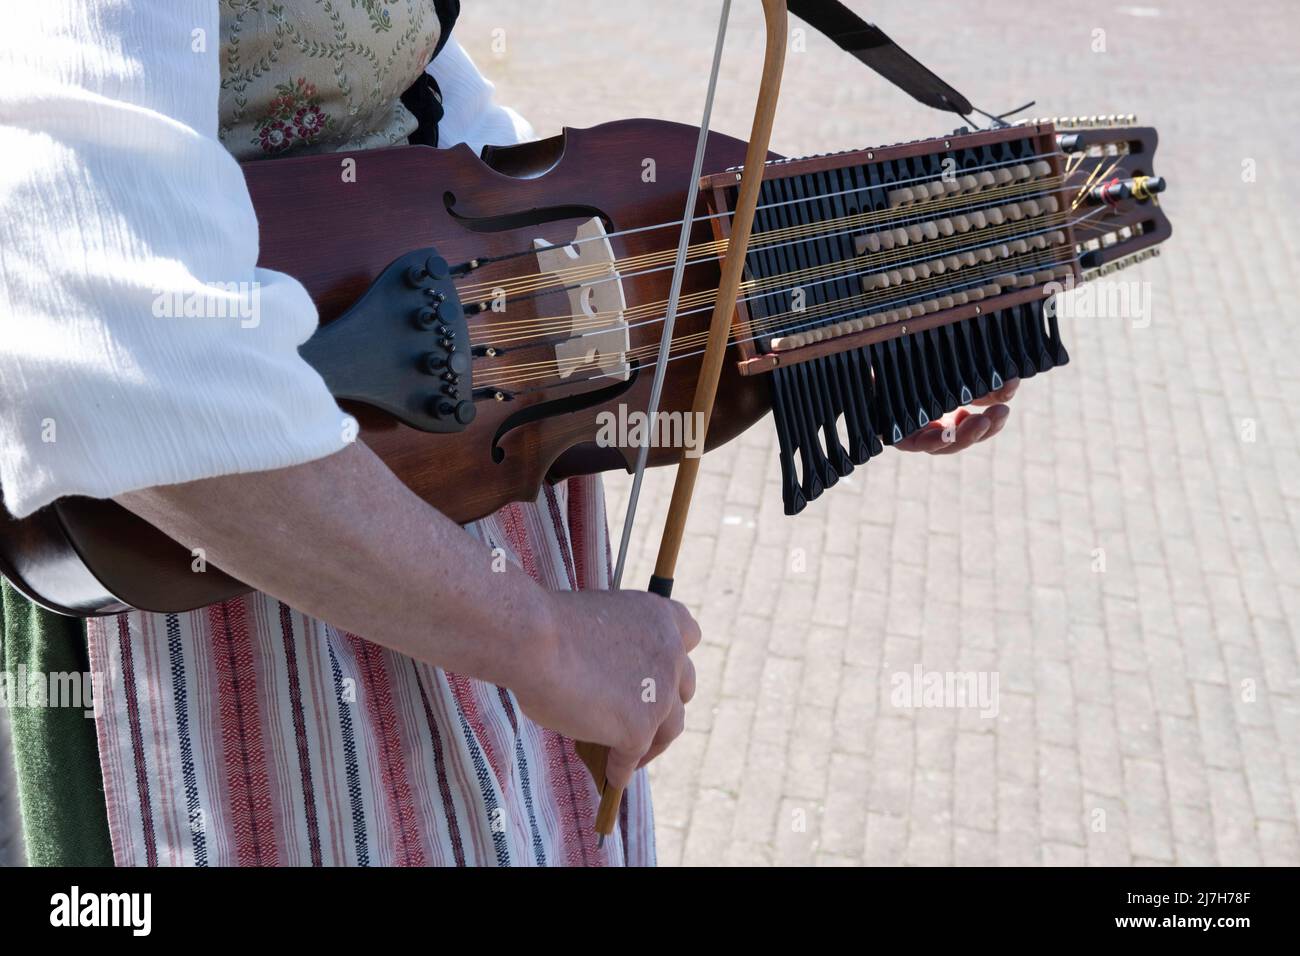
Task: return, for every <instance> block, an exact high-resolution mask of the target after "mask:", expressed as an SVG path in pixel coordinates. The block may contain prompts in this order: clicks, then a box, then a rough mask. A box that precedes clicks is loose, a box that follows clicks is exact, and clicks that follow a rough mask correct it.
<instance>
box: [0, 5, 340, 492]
mask: <svg viewBox="0 0 1300 956" xmlns="http://www.w3.org/2000/svg"><path fill="white" fill-rule="evenodd" d="M218 54H219V33H218V15H217V3H216V2H215V0H167V2H166V3H155V2H148V3H141V2H136V0H96V2H94V3H84V2H82V0H40V2H38V3H19V4H13V5H11V6H9V7H7V8H6V12H5V24H4V30H3V31H0V485H2V486H3V492H4V504H5V506H6V507H7V508H8V509H9V511H10V512H11V513H12V514H14V515H16V516H19V517H21V516H24V515H27V514H29V513H31V512H32V511H34V510H36V509H37V508H39V507H41V506H43V505H45V504H48V503H49V502H51V501H53V500H54V499H56V498H59V497H62V496H64V495H73V494H77V495H89V496H92V497H101V498H103V497H110V496H113V495H117V494H120V493H123V492H126V491H130V490H134V489H139V488H144V487H150V486H154V485H162V484H172V483H177V482H183V481H191V480H195V479H199V478H207V477H213V476H216V475H222V474H233V473H237V472H247V471H259V470H264V469H270V468H280V467H286V466H289V465H294V464H300V463H303V462H307V461H311V460H313V459H316V458H321V457H324V456H326V455H329V454H332V453H334V452H337V451H339V450H341V449H342V448H343V447H344V446H345V445H346V443H347V440H348V438H349V437H350V436H351V435H352V434H353V432H352V428H353V423H352V422H351V420H350V419H349V418H348V416H346V415H345V414H344V413H343V412H342V411H341V410H340V409H339V407H338V405H337V404H336V403H335V401H334V400H333V398H332V397H331V396H330V394H329V391H328V390H327V389H326V387H325V383H324V382H323V381H322V379H321V378H320V376H319V375H318V374H317V373H316V372H315V371H314V370H313V369H312V368H311V367H310V366H309V365H307V363H306V362H305V361H304V360H303V359H302V358H301V357H300V356H299V355H298V346H299V345H300V344H301V343H302V342H304V341H306V339H307V338H308V337H309V336H310V335H311V334H312V332H313V331H314V330H315V328H316V324H317V316H316V310H315V307H314V306H313V304H312V302H311V300H310V299H309V298H308V296H307V293H306V291H305V290H304V289H303V288H302V286H301V285H300V284H299V283H298V282H296V281H295V280H293V279H291V278H289V277H288V276H285V275H283V274H280V273H276V272H271V271H267V270H262V269H258V268H256V265H255V264H256V262H257V258H258V231H257V220H256V218H255V216H254V213H253V207H252V203H251V201H250V200H249V196H248V191H247V189H246V187H245V184H244V178H243V176H242V174H241V172H240V169H239V165H238V164H237V163H236V162H235V160H234V159H233V158H231V156H230V155H229V154H228V153H227V152H226V150H225V148H224V147H223V146H222V145H221V143H220V142H218V140H217V137H216V132H217V108H218V107H217V101H218V92H219V90H218V84H219V72H218V69H219V65H218V59H217V58H218Z"/></svg>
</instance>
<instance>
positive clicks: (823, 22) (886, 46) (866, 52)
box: [786, 0, 973, 116]
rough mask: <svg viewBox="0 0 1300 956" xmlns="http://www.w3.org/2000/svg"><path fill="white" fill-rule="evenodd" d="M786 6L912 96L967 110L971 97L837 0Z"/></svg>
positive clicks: (801, 0) (793, 0) (791, 1)
mask: <svg viewBox="0 0 1300 956" xmlns="http://www.w3.org/2000/svg"><path fill="white" fill-rule="evenodd" d="M786 7H787V9H788V10H789V11H790V12H791V13H792V14H794V15H795V16H796V17H798V18H799V19H800V20H802V21H803V22H804V23H806V24H808V25H809V26H810V27H812V28H813V29H814V30H816V31H817V32H818V33H823V34H825V35H826V36H827V37H828V38H829V39H830V40H831V42H832V43H834V44H835V45H836V46H838V47H839V48H840V49H841V50H845V51H847V52H848V53H851V54H853V56H855V57H857V58H858V59H859V60H861V61H862V62H863V63H865V64H866V65H867V66H869V67H871V68H872V69H873V70H875V71H876V72H877V73H879V74H880V75H881V76H883V77H884V78H885V79H887V80H888V81H889V82H890V83H893V84H894V85H895V86H897V87H898V88H899V89H900V90H902V91H903V92H904V93H907V94H909V95H911V96H912V97H913V98H914V99H916V100H918V101H920V102H922V103H924V104H925V105H926V106H932V107H934V108H935V109H937V110H944V111H946V112H953V113H956V114H958V115H959V116H960V115H963V114H966V113H970V112H971V110H972V109H973V107H972V106H971V102H970V100H968V99H966V97H964V96H962V95H961V94H960V93H958V92H957V91H956V90H955V89H953V88H952V87H951V86H949V85H948V84H947V83H945V82H944V81H943V80H941V79H940V78H939V77H937V76H935V75H934V74H933V73H932V72H930V70H928V69H927V68H926V67H924V66H923V65H922V64H921V63H920V62H918V61H917V60H916V59H915V58H914V57H912V55H911V54H909V53H908V52H907V51H906V50H904V49H903V48H902V47H900V46H899V45H898V44H897V43H895V42H894V41H893V40H891V39H890V38H889V37H888V36H886V35H885V32H884V31H883V30H881V29H880V28H879V27H877V26H875V25H873V24H870V23H867V21H865V20H863V19H862V18H861V17H860V16H858V15H857V14H856V13H854V12H853V11H852V10H850V9H849V8H848V7H846V6H845V5H844V4H843V3H841V2H840V0H787V3H786Z"/></svg>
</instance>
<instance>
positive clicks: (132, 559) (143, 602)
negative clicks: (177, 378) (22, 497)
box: [0, 120, 770, 616]
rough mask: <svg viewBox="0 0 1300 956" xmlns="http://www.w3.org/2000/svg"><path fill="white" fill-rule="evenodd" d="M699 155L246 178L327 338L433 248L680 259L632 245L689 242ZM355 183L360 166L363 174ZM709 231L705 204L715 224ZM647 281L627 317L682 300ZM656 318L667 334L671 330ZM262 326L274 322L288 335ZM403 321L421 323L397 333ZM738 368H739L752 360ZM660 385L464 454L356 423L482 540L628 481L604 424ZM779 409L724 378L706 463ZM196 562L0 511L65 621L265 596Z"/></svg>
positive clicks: (607, 384)
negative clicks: (569, 249) (485, 520)
mask: <svg viewBox="0 0 1300 956" xmlns="http://www.w3.org/2000/svg"><path fill="white" fill-rule="evenodd" d="M697 136H698V129H697V128H695V127H691V126H686V125H682V124H677V123H668V122H661V121H653V120H624V121H620V122H617V123H610V124H606V125H603V126H600V127H596V128H593V129H587V130H566V131H565V132H564V133H562V134H560V135H559V136H556V137H552V138H551V139H547V140H540V141H537V142H533V143H528V144H524V145H521V146H516V147H506V148H491V147H489V148H488V149H486V150H485V151H484V156H483V157H482V158H480V157H479V156H476V155H475V154H474V153H473V151H472V150H470V149H469V148H468V147H466V146H463V145H462V146H457V147H455V148H452V149H449V150H435V149H431V148H428V147H398V148H394V149H384V150H371V151H364V152H358V153H339V154H329V155H327V156H311V157H300V158H299V157H295V158H288V159H282V160H276V161H270V162H260V163H253V164H248V165H246V166H245V175H246V179H247V182H248V186H249V192H250V194H251V196H252V199H253V204H254V207H255V208H256V210H257V215H258V221H259V225H260V232H261V236H260V239H261V245H260V256H259V260H258V261H259V265H261V266H262V267H264V268H268V269H275V270H277V271H281V272H285V273H287V274H289V275H292V276H293V277H294V278H296V279H298V280H299V281H300V282H302V284H303V285H304V286H305V287H306V289H307V291H308V292H309V293H310V294H311V297H312V299H313V301H314V302H315V303H316V305H317V308H318V310H319V312H320V319H321V322H322V324H326V323H329V322H331V321H333V320H335V319H337V318H338V317H339V316H340V315H342V314H343V313H344V312H345V311H346V310H347V308H348V307H349V306H351V305H352V304H353V303H354V302H355V301H356V300H357V299H358V298H359V297H360V296H361V295H362V293H364V292H365V291H366V289H367V288H368V287H369V286H370V284H371V283H372V282H373V281H374V280H375V278H376V277H377V276H378V275H379V274H380V273H381V272H382V271H383V270H384V268H385V267H386V266H387V265H389V263H391V262H392V261H393V260H394V259H396V258H397V257H398V256H400V255H402V254H403V253H407V252H409V251H411V250H413V249H418V248H422V247H427V246H432V247H434V248H435V249H436V250H437V252H438V254H439V255H441V256H442V257H443V258H445V259H446V260H447V261H448V262H449V263H451V264H452V265H455V264H458V263H461V262H466V261H469V260H471V259H474V258H480V259H490V258H492V257H495V256H509V255H511V254H515V253H519V252H520V251H521V250H527V249H530V248H532V246H533V244H534V241H535V240H537V239H542V240H545V241H546V242H549V243H552V244H554V245H556V246H562V245H564V244H565V243H569V242H572V241H573V239H574V235H575V231H576V229H577V227H578V226H579V225H581V224H583V223H585V222H589V221H590V220H591V219H592V218H593V217H595V216H599V217H601V218H602V219H603V220H604V222H605V226H606V230H607V232H609V233H616V232H617V233H622V234H621V235H615V236H613V237H612V238H611V239H610V243H611V245H612V247H613V251H614V254H615V256H616V257H617V258H619V259H623V258H625V257H628V256H635V255H640V254H644V253H652V252H663V251H664V250H671V249H672V248H673V247H674V246H675V245H676V240H677V236H678V229H679V227H678V226H668V227H667V228H663V229H654V230H646V231H640V232H637V231H633V232H628V230H637V229H640V228H641V227H645V226H654V225H659V224H665V223H678V222H680V220H681V217H682V212H683V204H684V202H685V195H686V192H685V187H686V185H687V180H688V177H689V176H690V172H691V170H690V163H691V159H692V157H693V152H694V145H695V139H696V137H697ZM744 153H745V143H743V142H741V141H739V140H736V139H732V138H730V137H726V136H722V135H719V134H716V133H715V134H711V135H710V138H709V145H708V151H707V153H706V158H705V164H704V168H705V170H707V171H717V170H722V169H725V168H727V167H729V166H733V165H737V164H740V163H742V162H743V159H744ZM647 161H653V162H652V164H650V163H647ZM351 163H355V166H354V167H353V168H351V169H348V168H347V167H348V166H350V164H351ZM707 213H708V210H707V209H705V208H704V206H703V200H702V201H701V206H700V208H699V210H698V214H699V215H707ZM711 238H712V231H711V228H710V225H709V221H708V220H707V219H704V220H702V221H701V222H698V223H697V224H696V225H695V227H694V232H693V235H692V241H693V242H706V241H709V240H710V239H711ZM536 271H538V266H537V260H536V258H535V257H534V256H532V255H525V256H518V257H516V258H509V259H505V260H503V261H500V262H488V263H487V264H486V265H484V266H483V267H482V268H480V269H478V270H475V271H474V272H473V273H471V274H470V276H469V277H467V278H466V280H465V281H466V282H469V281H471V280H472V282H473V283H475V284H478V283H488V282H492V281H494V280H496V279H498V278H499V279H501V280H502V281H504V280H506V279H509V278H510V277H511V276H517V275H519V274H521V273H532V272H536ZM634 271H640V272H641V274H639V275H638V274H625V275H623V277H622V280H621V281H622V286H623V291H624V295H625V297H626V299H627V304H628V306H629V308H631V307H635V306H636V305H638V304H643V303H657V302H661V301H664V300H666V299H667V298H668V292H669V282H670V280H671V276H672V270H671V263H670V264H669V267H667V268H657V269H653V270H634ZM718 277H719V265H718V263H717V262H716V261H714V262H704V263H698V264H693V265H692V266H691V267H690V268H689V269H688V270H687V271H686V274H685V282H684V285H683V290H682V293H683V296H689V295H690V294H691V293H697V292H698V293H705V292H708V291H709V290H713V289H716V288H717V285H718ZM458 284H459V283H458ZM465 304H466V305H468V304H470V303H469V302H468V301H467V302H466V303H465ZM570 311H571V303H570V301H569V297H568V293H567V292H565V291H563V289H556V288H550V289H546V290H543V291H541V292H539V293H534V294H532V295H526V296H516V297H508V298H507V300H506V309H505V311H503V312H494V311H490V310H489V311H484V312H481V313H479V314H477V315H473V316H470V318H469V327H470V337H471V341H472V342H474V343H475V344H479V343H485V344H490V343H491V342H492V341H493V335H492V331H491V326H492V324H493V323H494V322H498V321H509V322H512V323H514V322H518V321H521V320H529V319H535V318H539V317H554V316H563V315H567V314H569V313H570ZM710 312H711V309H704V310H699V311H694V312H692V311H689V310H684V312H683V314H681V315H680V317H679V319H678V325H677V331H678V333H679V334H681V333H687V334H689V333H691V332H702V331H704V330H705V329H706V328H707V326H708V321H709V315H710ZM650 316H651V318H658V317H661V316H662V310H655V311H653V312H651V313H650ZM264 321H274V316H268V317H266V318H264ZM393 321H394V322H401V323H408V322H409V321H410V320H409V317H408V316H402V315H395V316H393ZM629 326H630V328H629V335H630V344H631V348H632V350H633V351H635V350H637V349H638V348H640V349H642V354H645V353H646V350H647V348H649V349H653V348H656V347H657V345H658V342H659V336H660V334H661V331H662V328H663V324H662V322H659V321H647V320H644V319H642V320H640V321H631V322H629ZM732 351H733V352H734V351H735V347H734V346H733V347H732ZM651 354H652V353H651ZM729 357H732V358H736V359H737V360H738V358H739V355H738V353H737V354H736V355H734V356H729ZM548 358H549V359H553V358H554V345H553V344H550V343H546V342H543V343H541V344H536V345H532V346H531V347H527V348H524V347H521V348H518V349H514V350H512V351H510V352H509V353H508V354H507V355H503V356H501V357H500V358H498V359H496V360H494V359H490V358H486V357H481V358H478V359H476V360H475V362H474V366H473V374H474V376H476V377H477V376H481V375H482V374H483V373H484V372H490V371H491V370H492V368H493V367H494V362H501V363H520V362H527V361H543V360H546V359H548ZM650 372H651V369H650V368H649V366H648V364H647V365H646V367H644V368H642V369H641V371H640V372H639V374H635V375H634V376H633V378H632V380H631V381H630V382H629V383H627V387H626V388H625V389H622V388H611V386H613V385H617V384H618V383H617V382H614V381H613V380H612V379H609V378H591V377H590V374H589V373H588V374H582V373H578V374H574V375H572V376H571V377H570V378H569V379H567V380H565V379H560V378H554V377H553V378H548V379H547V380H546V381H545V382H543V383H542V384H543V385H545V386H546V387H544V388H539V389H536V390H533V391H528V390H525V389H521V390H520V391H519V393H518V394H517V395H516V397H514V398H513V399H512V400H511V401H504V402H497V401H492V400H486V401H482V400H481V401H478V402H477V403H476V408H477V412H478V414H477V416H476V418H475V419H474V421H473V422H471V423H470V424H469V426H467V427H466V428H465V430H464V431H462V432H457V433H451V434H436V433H430V432H424V431H420V430H417V429H414V428H411V427H408V426H407V425H404V424H402V423H401V422H398V421H396V420H395V419H393V418H392V417H391V416H389V415H387V414H384V413H382V412H378V411H376V410H374V409H371V408H368V407H365V406H360V405H355V404H351V403H346V402H345V403H344V406H345V407H346V408H347V410H348V411H349V412H352V413H353V414H354V415H355V416H356V417H357V419H358V421H359V422H360V424H361V429H362V430H361V436H360V437H361V439H362V440H363V441H365V443H366V444H367V445H368V446H369V447H370V448H372V449H373V450H374V451H375V452H376V453H377V454H378V455H379V456H380V457H381V458H382V459H383V460H384V461H385V463H386V464H387V465H388V466H389V467H390V468H392V469H393V471H394V472H395V473H396V474H397V476H398V477H399V478H401V480H402V481H403V482H404V483H406V484H407V485H408V486H409V487H410V488H412V489H413V490H414V491H415V492H416V493H417V494H419V495H420V496H421V497H422V498H424V499H425V500H426V501H428V502H430V503H431V504H432V505H434V506H435V507H437V508H438V509H439V510H440V511H442V512H443V513H444V514H446V515H448V516H449V517H451V518H452V519H453V520H455V521H457V522H461V523H464V522H468V521H471V520H474V519H476V518H480V517H482V516H484V515H487V514H490V513H492V512H493V511H495V510H496V509H498V508H500V507H502V506H503V505H505V504H508V503H509V502H511V501H521V500H530V499H532V498H534V497H536V495H537V494H538V491H539V489H540V487H541V484H542V482H543V481H545V480H547V479H548V476H549V478H551V479H559V478H563V477H568V476H571V475H577V474H591V473H596V472H600V471H606V470H610V469H614V468H625V469H629V470H630V469H631V467H632V466H633V464H634V462H635V453H636V449H635V448H619V447H599V446H598V445H597V444H596V442H595V438H596V435H597V430H598V419H597V416H598V415H599V414H600V413H601V412H616V410H617V409H618V407H619V406H620V405H621V406H624V407H625V408H626V409H628V410H636V409H645V408H646V407H647V405H648V398H649V391H650V384H651V374H650ZM698 372H699V360H698V358H688V359H684V360H677V361H673V362H670V363H669V365H668V370H667V375H666V378H665V381H664V387H663V395H662V400H661V403H660V407H661V409H663V410H664V411H666V412H674V411H676V412H679V413H685V412H686V411H687V410H688V409H690V407H691V401H692V398H693V396H694V389H695V383H696V380H697V377H698ZM602 391H604V392H614V391H616V392H618V394H615V395H611V396H610V397H609V398H608V399H607V400H604V401H600V402H598V403H595V404H586V407H581V408H578V409H576V410H562V411H558V412H551V411H549V410H546V413H545V414H539V417H537V418H536V419H535V420H532V421H529V422H528V423H527V425H526V427H503V426H508V424H509V423H508V421H507V420H508V419H511V416H516V415H518V413H519V412H520V411H522V410H524V409H528V408H530V407H534V406H544V405H545V404H546V403H551V402H556V401H557V400H563V399H566V398H572V397H574V396H578V397H585V401H586V402H588V403H589V402H590V400H591V399H590V396H591V395H592V394H593V393H600V392H602ZM580 404H582V403H580ZM555 408H556V409H560V408H562V406H555ZM769 409H770V396H769V391H768V386H767V383H766V382H765V381H764V380H762V377H761V376H760V377H746V376H742V375H740V374H739V372H738V370H737V361H728V362H726V363H725V365H724V372H723V380H722V384H721V387H720V389H719V391H718V401H717V404H716V406H715V410H714V412H713V417H712V422H711V425H710V428H709V432H708V442H707V447H708V448H713V447H716V446H718V445H720V444H723V443H724V442H726V441H729V440H730V439H731V438H734V437H735V436H736V435H738V434H740V433H741V432H742V431H744V430H745V429H746V428H748V427H749V426H750V425H752V424H753V423H755V422H756V421H758V419H760V418H761V417H762V416H763V415H764V414H765V413H766V412H767V411H768V410H769ZM543 410H544V409H542V408H540V407H539V408H538V411H539V412H541V411H543ZM340 425H342V423H340ZM494 445H495V446H497V453H496V454H495V455H494V453H493V452H494ZM502 453H504V454H502ZM679 456H680V449H674V448H652V449H651V453H650V464H651V465H663V464H672V463H675V462H676V461H678V460H679ZM193 560H194V559H193V557H192V556H191V554H190V553H189V552H188V551H187V550H186V549H185V548H182V547H180V546H179V545H177V544H176V543H175V542H172V541H171V540H170V539H168V538H166V536H164V535H162V533H161V532H159V531H157V530H156V529H154V528H153V527H152V526H150V525H148V524H147V523H145V522H143V521H141V520H140V519H138V518H136V517H134V516H133V515H131V514H130V513H129V512H127V511H126V510H125V509H123V508H121V507H120V506H118V505H116V504H114V503H113V502H110V501H98V500H92V499H85V498H68V499H62V500H60V501H58V502H56V503H55V504H54V505H52V506H50V507H49V508H46V509H42V511H41V512H38V513H37V514H36V515H33V516H30V517H29V518H26V519H23V520H21V521H19V520H15V519H13V518H12V517H10V516H9V515H8V514H5V513H3V509H0V572H3V573H4V575H5V576H6V577H7V578H8V579H9V580H10V581H11V582H12V583H14V585H15V586H16V587H18V588H19V589H20V590H22V591H23V592H24V593H26V594H27V595H28V596H29V597H32V598H33V599H35V600H38V601H39V602H40V603H42V604H44V605H45V606H47V607H50V608H51V609H53V610H56V611H59V612H61V613H72V614H78V615H82V616H88V615H99V614H111V613H118V612H120V611H122V610H125V609H127V607H136V608H141V609H144V610H155V611H178V610H186V609H190V608H194V607H201V606H203V605H205V604H208V603H212V602H213V601H218V600H222V599H225V598H229V597H232V596H234V595H237V594H239V593H242V592H244V591H247V590H248V589H247V587H246V586H244V585H243V584H241V583H240V582H238V581H235V580H234V579H232V578H230V577H228V576H226V575H224V574H222V573H221V572H220V571H218V570H217V569H215V568H212V567H210V566H209V567H208V568H207V570H206V571H203V572H202V573H196V572H195V570H193V569H192V567H191V565H192V562H193ZM92 568H93V569H94V571H93V572H92V571H91V570H90V569H92Z"/></svg>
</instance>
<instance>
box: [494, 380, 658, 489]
mask: <svg viewBox="0 0 1300 956" xmlns="http://www.w3.org/2000/svg"><path fill="white" fill-rule="evenodd" d="M628 371H629V374H628V377H627V381H626V382H617V383H616V384H614V385H610V386H609V387H607V388H601V389H597V390H596V391H594V392H585V393H583V394H581V395H569V396H567V397H565V398H557V399H555V400H554V401H550V402H539V403H538V404H536V405H531V406H529V407H528V408H525V409H523V410H522V411H518V412H515V413H514V414H513V415H511V416H510V417H509V418H507V419H506V420H505V421H503V422H502V423H501V427H499V428H498V429H497V433H496V435H495V436H493V438H492V460H493V461H494V462H495V463H496V464H498V465H499V464H501V463H502V462H503V461H505V460H506V450H505V449H504V448H502V447H501V439H503V438H505V437H506V435H508V434H509V433H510V432H512V431H514V430H515V429H516V428H520V427H522V426H524V425H527V424H528V423H530V422H535V421H540V420H541V419H543V418H551V417H552V416H554V415H567V414H570V413H572V412H580V411H582V410H583V409H584V408H594V407H595V406H597V405H604V404H605V403H606V402H609V401H613V400H614V399H616V398H618V397H619V396H620V395H622V394H624V393H625V392H626V391H627V390H628V389H630V388H631V387H632V386H633V385H635V384H636V380H637V376H638V375H640V374H641V363H639V362H638V361H636V359H633V360H632V361H630V362H629V363H628Z"/></svg>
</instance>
